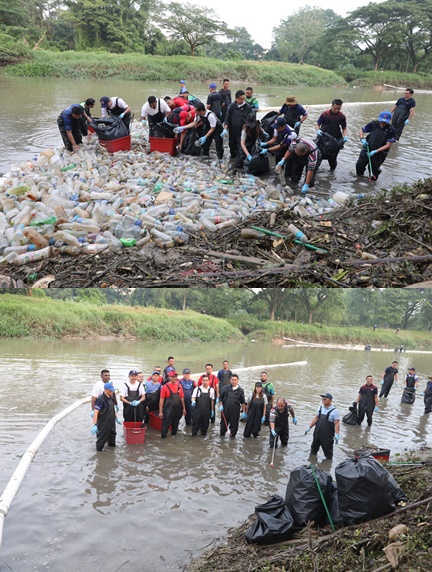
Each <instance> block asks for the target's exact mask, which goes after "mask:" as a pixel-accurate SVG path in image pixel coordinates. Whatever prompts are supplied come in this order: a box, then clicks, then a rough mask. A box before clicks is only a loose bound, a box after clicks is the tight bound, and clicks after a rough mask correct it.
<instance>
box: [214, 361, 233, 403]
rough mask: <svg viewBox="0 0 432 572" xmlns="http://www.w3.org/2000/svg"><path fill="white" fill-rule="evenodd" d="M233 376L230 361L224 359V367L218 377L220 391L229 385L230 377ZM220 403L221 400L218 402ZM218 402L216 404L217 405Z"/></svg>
mask: <svg viewBox="0 0 432 572" xmlns="http://www.w3.org/2000/svg"><path fill="white" fill-rule="evenodd" d="M231 376H232V371H231V370H230V368H229V362H228V360H224V361H223V362H222V369H220V370H219V371H218V373H217V378H218V381H219V383H218V386H219V393H220V392H221V391H222V389H223V388H224V387H225V386H226V385H229V382H230V379H231ZM218 403H219V401H218V402H217V404H218ZM217 404H216V405H217Z"/></svg>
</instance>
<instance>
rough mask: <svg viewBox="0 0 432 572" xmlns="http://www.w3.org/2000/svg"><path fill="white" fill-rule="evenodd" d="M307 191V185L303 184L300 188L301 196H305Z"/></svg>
mask: <svg viewBox="0 0 432 572" xmlns="http://www.w3.org/2000/svg"><path fill="white" fill-rule="evenodd" d="M308 190H309V185H308V184H307V183H305V184H304V185H303V187H302V191H301V192H302V195H305V194H306V193H307V192H308Z"/></svg>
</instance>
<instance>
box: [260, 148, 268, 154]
mask: <svg viewBox="0 0 432 572" xmlns="http://www.w3.org/2000/svg"><path fill="white" fill-rule="evenodd" d="M267 153H268V149H267V148H266V147H264V148H263V149H261V151H260V155H267Z"/></svg>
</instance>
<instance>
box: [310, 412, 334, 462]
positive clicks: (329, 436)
mask: <svg viewBox="0 0 432 572" xmlns="http://www.w3.org/2000/svg"><path fill="white" fill-rule="evenodd" d="M334 409H335V408H334V407H332V409H330V411H329V412H328V413H321V410H322V407H320V409H319V415H318V421H317V423H316V425H315V431H314V436H313V441H312V446H311V455H316V454H317V453H318V449H319V448H320V447H322V450H323V453H324V455H325V458H326V459H331V458H332V457H333V440H334V436H335V426H334V423H333V422H331V421H329V417H330V413H331V412H332V411H334Z"/></svg>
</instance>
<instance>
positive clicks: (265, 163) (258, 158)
mask: <svg viewBox="0 0 432 572" xmlns="http://www.w3.org/2000/svg"><path fill="white" fill-rule="evenodd" d="M244 170H245V172H246V173H250V174H251V175H256V176H258V175H265V174H266V173H268V172H269V171H270V164H269V160H268V158H267V155H261V154H260V153H259V152H257V153H254V154H253V155H252V161H251V162H250V163H247V162H245V163H244Z"/></svg>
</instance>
